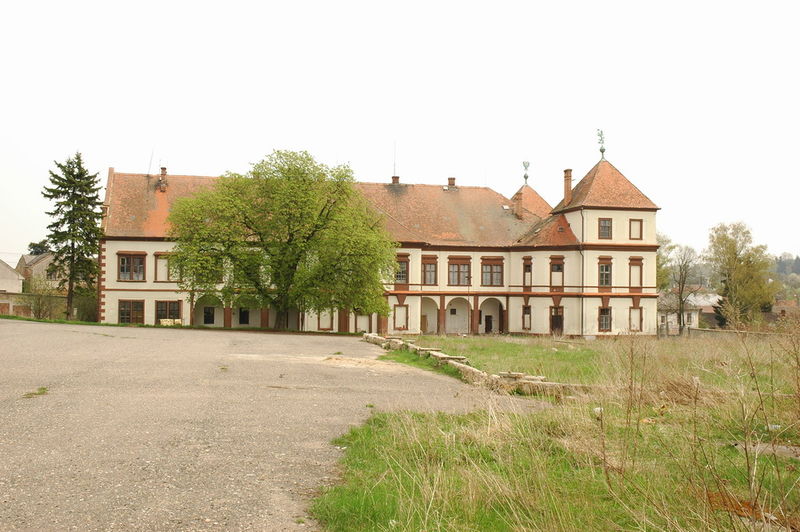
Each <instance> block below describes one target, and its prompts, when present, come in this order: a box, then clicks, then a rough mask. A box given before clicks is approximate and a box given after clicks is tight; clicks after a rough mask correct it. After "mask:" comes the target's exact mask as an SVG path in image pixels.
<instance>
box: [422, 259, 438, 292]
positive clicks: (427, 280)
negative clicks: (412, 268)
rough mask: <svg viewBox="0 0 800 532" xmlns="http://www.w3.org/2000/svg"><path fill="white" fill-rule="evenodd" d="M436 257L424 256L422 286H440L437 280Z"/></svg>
mask: <svg viewBox="0 0 800 532" xmlns="http://www.w3.org/2000/svg"><path fill="white" fill-rule="evenodd" d="M436 262H437V257H436V255H423V256H422V284H426V285H435V284H438V282H437V280H436V274H437V271H436Z"/></svg>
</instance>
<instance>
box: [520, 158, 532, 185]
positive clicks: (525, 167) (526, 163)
mask: <svg viewBox="0 0 800 532" xmlns="http://www.w3.org/2000/svg"><path fill="white" fill-rule="evenodd" d="M530 165H531V163H529V162H528V161H523V162H522V167H523V168H524V169H525V175H523V176H522V177H524V178H525V184H526V185H527V184H528V167H529V166H530Z"/></svg>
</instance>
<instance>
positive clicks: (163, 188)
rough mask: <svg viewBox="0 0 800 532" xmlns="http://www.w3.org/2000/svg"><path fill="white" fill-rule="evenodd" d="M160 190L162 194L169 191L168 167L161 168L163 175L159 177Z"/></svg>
mask: <svg viewBox="0 0 800 532" xmlns="http://www.w3.org/2000/svg"><path fill="white" fill-rule="evenodd" d="M157 186H158V190H160V191H161V192H166V191H167V167H166V166H162V167H161V175H160V176H158V185H157Z"/></svg>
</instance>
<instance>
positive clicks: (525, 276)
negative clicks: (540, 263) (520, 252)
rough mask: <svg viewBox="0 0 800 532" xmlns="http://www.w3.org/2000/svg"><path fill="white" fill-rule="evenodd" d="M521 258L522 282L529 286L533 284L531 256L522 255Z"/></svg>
mask: <svg viewBox="0 0 800 532" xmlns="http://www.w3.org/2000/svg"><path fill="white" fill-rule="evenodd" d="M522 260H523V263H522V284H523V286H530V285H531V284H533V264H531V257H523V258H522Z"/></svg>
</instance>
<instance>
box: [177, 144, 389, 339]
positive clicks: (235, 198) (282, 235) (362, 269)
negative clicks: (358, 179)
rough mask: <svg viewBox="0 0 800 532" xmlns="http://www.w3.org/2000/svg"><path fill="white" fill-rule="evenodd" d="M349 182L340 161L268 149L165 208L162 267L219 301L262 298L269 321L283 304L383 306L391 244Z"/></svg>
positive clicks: (280, 316)
mask: <svg viewBox="0 0 800 532" xmlns="http://www.w3.org/2000/svg"><path fill="white" fill-rule="evenodd" d="M353 182H354V179H353V173H352V171H351V170H350V168H349V167H348V166H346V165H343V166H336V167H328V166H325V165H323V164H320V163H318V162H317V161H315V160H314V159H313V157H311V155H310V154H308V153H307V152H291V151H275V152H273V153H272V154H271V155H269V156H268V157H267V158H265V159H264V160H263V161H261V162H259V163H256V164H254V165H253V167H252V169H251V170H250V171H249V172H248V173H247V174H246V175H239V174H227V175H226V176H224V177H223V178H221V179H220V180H219V181H218V182H217V183H216V185H215V187H213V188H212V189H210V190H208V191H205V192H202V193H200V194H198V195H196V196H194V197H192V198H184V199H182V200H180V201H179V202H177V203H176V205H175V206H174V208H173V210H172V213H171V215H170V223H171V236H172V238H174V239H175V241H176V245H175V248H174V250H173V252H174V254H173V255H172V257H171V266H170V267H171V268H172V269H173V270H174V271H175V272H176V273H177V272H179V273H180V278H181V281H180V286H181V289H182V290H185V291H187V292H189V294H190V296H191V297H192V298H194V297H195V296H197V295H201V294H206V293H213V294H215V295H217V296H218V297H220V298H221V299H222V301H223V302H224V303H225V304H226V305H230V304H231V302H232V301H233V300H234V298H237V297H242V296H247V297H249V298H250V299H251V300H252V299H254V300H256V301H258V302H259V303H260V304H262V305H264V306H267V305H271V306H273V307H274V308H275V310H276V311H277V317H276V327H277V328H286V327H287V325H288V315H289V310H290V309H292V308H296V309H299V310H301V311H304V310H310V311H316V312H320V311H325V310H331V309H337V308H338V309H358V311H359V312H362V313H372V312H379V313H381V314H386V313H388V306H387V304H386V300H385V299H384V297H383V292H384V284H383V280H384V279H388V278H390V277H391V275H392V272H393V269H394V267H395V245H394V243H393V242H392V240H391V238H390V237H389V235H388V234H387V233H386V231H385V229H384V227H383V220H382V219H381V218H380V217H379V216H378V215H376V213H375V212H374V211H372V209H371V208H370V206H369V205H368V203H367V202H366V200H365V199H364V198H363V197H362V196H361V195H360V194H359V193H358V191H357V190H356V189H355V187H354V186H353ZM192 300H194V299H192Z"/></svg>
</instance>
